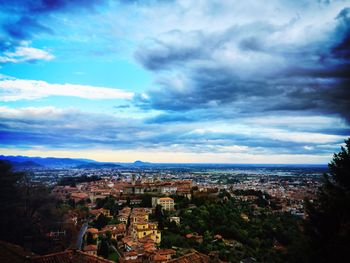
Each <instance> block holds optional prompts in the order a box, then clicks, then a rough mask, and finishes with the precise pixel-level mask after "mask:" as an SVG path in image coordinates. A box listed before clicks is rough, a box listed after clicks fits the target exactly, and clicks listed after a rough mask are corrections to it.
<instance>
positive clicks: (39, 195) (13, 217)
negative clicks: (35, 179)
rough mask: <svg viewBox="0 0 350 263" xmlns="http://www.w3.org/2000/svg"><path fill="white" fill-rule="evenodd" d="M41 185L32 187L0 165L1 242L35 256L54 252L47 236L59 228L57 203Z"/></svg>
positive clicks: (19, 175) (29, 183)
mask: <svg viewBox="0 0 350 263" xmlns="http://www.w3.org/2000/svg"><path fill="white" fill-rule="evenodd" d="M49 193H50V191H49V189H47V188H46V187H43V186H40V185H32V184H31V182H30V180H29V178H28V177H27V176H26V174H24V173H18V172H14V171H13V170H12V166H11V164H10V163H8V162H6V161H0V240H4V241H7V242H11V243H15V244H18V245H20V246H23V247H25V248H26V249H29V250H32V251H33V252H36V253H39V254H40V253H48V252H53V251H55V250H56V248H57V247H56V244H54V242H52V239H50V238H48V237H47V236H46V233H48V232H49V231H51V230H57V229H60V228H61V225H60V222H61V221H62V215H61V214H60V213H59V211H58V210H57V209H56V207H55V205H56V203H57V200H55V199H54V198H52V197H51V196H50V195H49Z"/></svg>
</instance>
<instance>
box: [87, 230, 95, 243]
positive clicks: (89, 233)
mask: <svg viewBox="0 0 350 263" xmlns="http://www.w3.org/2000/svg"><path fill="white" fill-rule="evenodd" d="M95 243H96V241H95V240H94V237H93V235H92V233H91V232H88V233H87V235H86V244H87V245H94V244H95Z"/></svg>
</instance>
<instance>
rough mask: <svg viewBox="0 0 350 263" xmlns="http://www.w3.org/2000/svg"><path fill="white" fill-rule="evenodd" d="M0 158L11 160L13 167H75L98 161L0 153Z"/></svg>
mask: <svg viewBox="0 0 350 263" xmlns="http://www.w3.org/2000/svg"><path fill="white" fill-rule="evenodd" d="M0 160H6V161H9V162H11V163H12V164H13V165H14V166H15V167H27V168H33V167H76V166H79V165H84V164H85V165H86V164H96V163H98V162H96V161H94V160H90V159H72V158H54V157H48V158H42V157H28V156H4V155H0Z"/></svg>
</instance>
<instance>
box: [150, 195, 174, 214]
mask: <svg viewBox="0 0 350 263" xmlns="http://www.w3.org/2000/svg"><path fill="white" fill-rule="evenodd" d="M157 205H161V206H162V209H163V210H166V211H173V210H174V209H175V202H174V199H172V198H170V197H152V206H153V207H156V206H157Z"/></svg>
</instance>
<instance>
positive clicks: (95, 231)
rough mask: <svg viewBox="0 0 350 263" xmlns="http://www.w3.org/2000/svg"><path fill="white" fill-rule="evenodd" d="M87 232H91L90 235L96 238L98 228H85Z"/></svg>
mask: <svg viewBox="0 0 350 263" xmlns="http://www.w3.org/2000/svg"><path fill="white" fill-rule="evenodd" d="M87 233H91V234H92V237H93V238H94V239H96V238H97V236H98V229H97V228H88V229H87V230H86V234H87Z"/></svg>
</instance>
